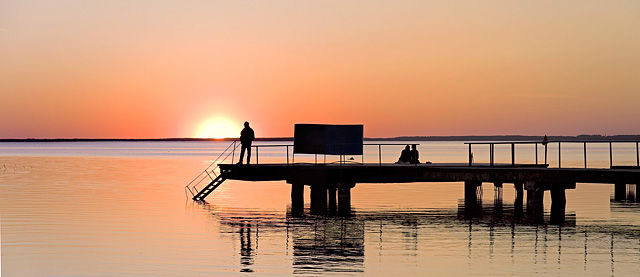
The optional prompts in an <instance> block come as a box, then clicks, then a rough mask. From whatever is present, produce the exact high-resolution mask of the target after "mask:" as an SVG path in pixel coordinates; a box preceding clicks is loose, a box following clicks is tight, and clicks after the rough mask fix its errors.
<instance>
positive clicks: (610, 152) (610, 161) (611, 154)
mask: <svg viewBox="0 0 640 277" xmlns="http://www.w3.org/2000/svg"><path fill="white" fill-rule="evenodd" d="M611 144H612V143H611V142H609V167H612V166H613V147H612V145H611Z"/></svg>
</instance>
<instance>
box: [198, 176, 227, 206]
mask: <svg viewBox="0 0 640 277" xmlns="http://www.w3.org/2000/svg"><path fill="white" fill-rule="evenodd" d="M225 180H227V178H225V177H224V176H223V174H220V175H218V177H216V178H215V179H213V181H211V183H209V184H208V185H207V186H206V187H204V188H203V189H202V190H200V191H199V192H198V193H197V194H196V195H194V196H193V200H195V201H203V200H204V198H205V197H207V195H209V194H211V193H212V192H213V190H215V189H216V188H217V187H218V186H220V185H221V184H222V183H223V182H224V181H225Z"/></svg>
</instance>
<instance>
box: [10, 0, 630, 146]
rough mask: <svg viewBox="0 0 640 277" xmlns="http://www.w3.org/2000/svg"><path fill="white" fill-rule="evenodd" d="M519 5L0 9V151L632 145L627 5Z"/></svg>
mask: <svg viewBox="0 0 640 277" xmlns="http://www.w3.org/2000/svg"><path fill="white" fill-rule="evenodd" d="M450 2H451V3H450ZM529 2H531V3H521V2H520V1H469V2H465V1H437V2H436V1H433V2H432V1H388V2H382V1H348V2H345V1H148V2H144V1H23V0H21V1H2V2H0V64H1V66H0V137H1V138H25V137H37V138H54V137H55V138H58V137H59V138H72V137H83V138H107V137H108V138H151V137H192V136H196V135H197V134H198V131H199V129H200V128H202V124H203V122H207V121H208V120H210V119H211V118H226V119H227V120H230V121H233V122H237V125H238V128H240V127H241V124H242V122H243V121H245V120H248V121H250V122H251V125H252V126H253V127H254V129H255V130H256V134H257V136H259V137H273V136H291V135H293V124H294V123H303V122H304V123H363V124H365V135H366V136H369V137H390V136H402V135H488V134H534V135H541V134H545V133H547V134H552V135H577V134H584V133H597V134H638V133H640V124H638V118H640V105H639V103H640V35H638V34H639V31H638V30H640V2H638V1H529ZM534 2H535V3H534ZM234 132H235V130H234Z"/></svg>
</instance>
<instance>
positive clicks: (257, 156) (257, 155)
mask: <svg viewBox="0 0 640 277" xmlns="http://www.w3.org/2000/svg"><path fill="white" fill-rule="evenodd" d="M258 149H259V148H258V146H256V164H258V163H259V162H258V158H259V156H260V153H259V151H258Z"/></svg>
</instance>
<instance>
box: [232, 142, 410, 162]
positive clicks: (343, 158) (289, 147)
mask: <svg viewBox="0 0 640 277" xmlns="http://www.w3.org/2000/svg"><path fill="white" fill-rule="evenodd" d="M363 145H364V146H369V147H371V146H377V147H376V148H377V154H378V159H377V160H376V162H377V163H378V164H379V165H382V150H383V146H400V145H402V146H404V145H416V146H417V145H420V144H419V143H364V144H363ZM274 147H276V148H281V149H282V148H284V150H285V154H286V164H295V162H296V153H294V152H293V144H262V145H252V146H251V148H252V149H253V151H252V153H251V155H252V159H253V162H252V163H253V164H260V149H261V148H274ZM240 148H241V147H240V145H239V144H237V147H234V152H235V151H236V149H240ZM363 151H364V150H363ZM298 155H313V156H314V163H315V164H325V163H327V156H329V163H339V164H346V163H357V160H356V159H353V160H351V159H347V156H360V159H359V160H360V163H363V164H364V163H365V160H366V159H365V153H363V155H320V154H298ZM399 155H400V153H399V152H398V156H399ZM319 158H320V159H321V161H319V160H318V159H319ZM336 158H337V159H338V160H337V161H336V160H335V159H336ZM370 161H371V160H366V162H370ZM231 162H232V163H235V153H234V154H232V155H231Z"/></svg>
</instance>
